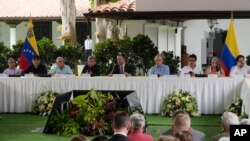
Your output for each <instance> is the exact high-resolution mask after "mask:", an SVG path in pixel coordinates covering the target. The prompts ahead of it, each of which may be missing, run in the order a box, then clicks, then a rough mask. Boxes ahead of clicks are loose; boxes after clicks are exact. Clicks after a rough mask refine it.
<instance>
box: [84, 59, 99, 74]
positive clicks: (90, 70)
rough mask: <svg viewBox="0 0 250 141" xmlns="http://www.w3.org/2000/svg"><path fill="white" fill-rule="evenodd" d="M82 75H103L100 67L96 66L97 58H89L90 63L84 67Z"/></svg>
mask: <svg viewBox="0 0 250 141" xmlns="http://www.w3.org/2000/svg"><path fill="white" fill-rule="evenodd" d="M82 73H87V74H90V75H91V76H99V75H100V74H101V72H100V67H99V66H98V65H97V64H96V58H95V57H94V56H89V57H88V62H87V64H86V65H85V66H84V68H83V70H82Z"/></svg>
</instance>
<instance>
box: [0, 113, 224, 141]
mask: <svg viewBox="0 0 250 141" xmlns="http://www.w3.org/2000/svg"><path fill="white" fill-rule="evenodd" d="M0 117H2V119H0V141H45V140H46V141H69V140H70V138H71V137H62V136H57V135H48V134H43V133H41V132H32V130H36V129H39V128H40V129H42V128H43V127H44V125H45V123H46V120H47V117H41V116H37V115H33V114H0ZM146 118H147V121H148V125H149V126H148V130H147V131H148V133H150V134H151V135H152V136H153V137H154V139H155V140H156V139H157V138H158V137H159V136H160V135H161V133H163V132H164V131H166V130H167V129H169V128H170V126H171V122H172V119H171V118H166V117H162V116H158V115H146ZM192 127H193V128H194V129H197V130H200V131H202V132H204V133H205V134H206V140H207V141H208V140H210V138H211V136H213V135H215V134H217V133H219V132H220V121H219V116H216V115H202V116H200V117H195V118H192ZM91 138H92V137H89V139H91Z"/></svg>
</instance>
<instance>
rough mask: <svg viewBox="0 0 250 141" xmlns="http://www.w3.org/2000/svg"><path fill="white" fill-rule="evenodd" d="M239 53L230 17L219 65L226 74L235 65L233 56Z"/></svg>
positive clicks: (227, 74)
mask: <svg viewBox="0 0 250 141" xmlns="http://www.w3.org/2000/svg"><path fill="white" fill-rule="evenodd" d="M239 54H240V51H239V47H238V43H237V40H236V35H235V30H234V21H233V19H231V21H230V25H229V29H228V32H227V37H226V42H225V45H224V47H223V50H222V54H221V58H220V65H221V67H222V69H223V70H224V72H225V74H226V76H229V73H230V70H231V68H232V67H233V66H234V65H236V60H235V58H236V57H237V56H238V55H239Z"/></svg>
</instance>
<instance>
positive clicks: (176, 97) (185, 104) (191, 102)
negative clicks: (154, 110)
mask: <svg viewBox="0 0 250 141" xmlns="http://www.w3.org/2000/svg"><path fill="white" fill-rule="evenodd" d="M177 110H185V111H186V112H187V113H189V114H190V115H191V116H197V115H198V108H197V103H196V99H195V97H192V96H191V94H190V93H189V92H187V91H182V90H179V91H174V92H173V93H171V94H170V95H168V97H167V98H166V99H165V100H164V102H163V109H162V112H161V114H162V116H173V114H174V113H175V111H177Z"/></svg>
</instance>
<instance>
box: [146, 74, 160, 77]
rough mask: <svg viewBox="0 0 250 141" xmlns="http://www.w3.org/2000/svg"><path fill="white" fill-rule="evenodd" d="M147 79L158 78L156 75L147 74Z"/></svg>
mask: <svg viewBox="0 0 250 141" xmlns="http://www.w3.org/2000/svg"><path fill="white" fill-rule="evenodd" d="M148 77H149V78H158V74H149V75H148Z"/></svg>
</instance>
